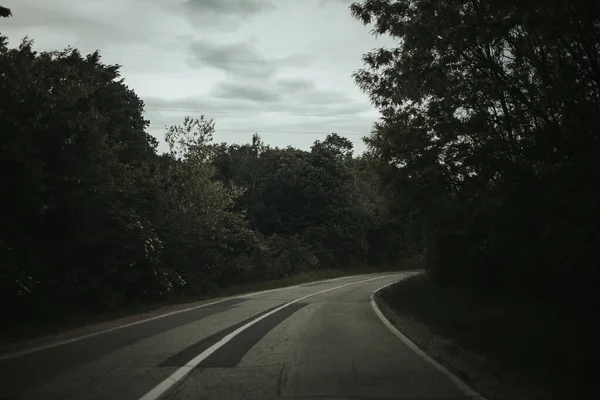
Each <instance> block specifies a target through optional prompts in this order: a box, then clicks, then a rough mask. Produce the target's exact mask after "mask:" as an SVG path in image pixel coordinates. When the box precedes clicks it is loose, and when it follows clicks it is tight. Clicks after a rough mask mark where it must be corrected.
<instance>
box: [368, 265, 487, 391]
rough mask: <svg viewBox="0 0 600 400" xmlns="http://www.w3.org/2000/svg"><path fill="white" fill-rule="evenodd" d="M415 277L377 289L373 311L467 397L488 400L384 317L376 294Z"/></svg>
mask: <svg viewBox="0 0 600 400" xmlns="http://www.w3.org/2000/svg"><path fill="white" fill-rule="evenodd" d="M413 275H417V274H412V275H407V276H403V277H402V278H400V279H399V280H397V281H396V282H392V283H389V284H387V285H385V286H383V287H380V288H379V289H377V290H376V291H374V292H373V293H371V306H372V307H373V311H375V314H376V315H377V316H378V317H379V319H380V320H381V322H383V324H384V325H385V326H386V327H387V328H388V329H389V330H390V331H392V333H393V334H394V335H396V336H397V337H398V338H399V339H400V340H401V341H402V342H404V344H405V345H407V346H408V347H409V348H410V349H411V350H412V351H414V352H415V353H417V354H418V355H419V356H420V357H421V358H422V359H424V360H425V361H427V362H428V363H429V364H431V365H433V366H434V367H435V368H436V369H437V370H438V371H440V372H441V373H443V374H444V375H446V377H448V379H450V380H451V381H452V383H454V384H455V385H456V386H457V387H458V388H459V389H460V390H461V391H462V392H463V393H464V394H465V395H467V396H469V397H472V398H473V400H487V399H486V398H485V397H483V396H482V395H481V394H479V393H478V392H477V391H475V390H473V389H472V388H471V387H470V386H469V385H467V384H466V383H465V382H463V381H462V380H461V379H460V378H459V377H458V376H456V375H454V374H453V373H452V372H450V371H449V370H448V369H446V367H444V366H443V365H441V364H440V363H439V362H437V361H436V360H434V359H433V358H431V357H430V356H429V355H428V354H427V353H425V352H424V351H423V350H421V349H420V348H419V347H418V346H417V345H416V344H414V343H413V342H412V341H411V340H410V339H409V338H408V337H406V336H405V335H404V334H403V333H402V332H400V331H399V330H398V328H396V327H395V326H394V325H393V324H392V323H391V322H390V320H388V319H387V318H386V316H385V315H383V313H382V312H381V309H380V308H379V306H378V305H377V302H376V301H375V294H376V293H377V292H379V291H381V290H383V289H385V288H387V287H389V286H392V285H395V284H396V283H399V282H400V281H402V280H404V279H406V278H409V277H410V276H413Z"/></svg>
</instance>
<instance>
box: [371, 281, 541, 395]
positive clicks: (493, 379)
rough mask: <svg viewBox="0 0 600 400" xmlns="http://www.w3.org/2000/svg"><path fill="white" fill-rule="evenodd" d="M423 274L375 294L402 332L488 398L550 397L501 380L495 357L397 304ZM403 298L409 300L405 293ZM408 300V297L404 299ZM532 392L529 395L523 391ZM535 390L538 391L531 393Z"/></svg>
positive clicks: (385, 313)
mask: <svg viewBox="0 0 600 400" xmlns="http://www.w3.org/2000/svg"><path fill="white" fill-rule="evenodd" d="M425 279H426V277H425V276H424V275H421V276H415V277H411V278H408V279H405V280H402V281H400V282H398V283H396V284H393V285H391V286H389V287H387V288H385V289H383V290H381V291H378V292H377V293H376V294H375V296H374V297H375V301H376V303H377V306H378V307H379V309H380V310H381V312H382V313H383V314H384V316H385V317H386V318H387V319H388V320H389V322H390V323H391V324H392V325H394V326H395V327H396V328H397V329H398V330H399V331H400V332H401V333H402V334H404V335H405V336H406V337H407V338H408V339H410V341H412V342H413V343H414V344H415V345H416V346H417V347H419V348H420V349H421V350H422V351H423V352H425V353H426V354H427V355H429V356H430V357H431V358H433V359H434V360H435V361H437V362H438V363H440V364H441V365H442V366H444V367H445V368H446V369H448V371H450V372H451V373H453V374H454V375H456V376H457V377H458V378H459V379H460V380H462V381H463V382H465V383H466V384H467V385H469V386H470V387H472V388H473V389H474V390H476V391H477V392H479V393H480V394H481V395H482V396H484V397H486V398H487V399H488V400H529V399H536V400H537V399H548V398H550V397H546V396H547V395H548V394H547V393H544V392H545V391H544V390H540V388H539V387H538V386H536V387H526V388H524V387H523V386H522V385H521V383H522V382H520V383H515V382H511V384H506V383H504V382H501V381H500V379H498V377H497V376H495V374H494V373H493V371H494V369H495V368H499V367H498V366H497V365H495V363H494V362H493V360H490V358H489V357H485V356H484V355H483V354H481V353H478V352H474V351H471V350H468V349H466V348H464V346H461V345H460V344H459V343H458V341H457V340H455V339H453V338H451V337H448V336H447V335H443V334H440V333H439V330H437V329H436V327H435V326H432V325H428V324H426V323H424V322H423V320H422V318H419V315H418V313H417V312H415V311H416V310H415V309H412V308H411V307H404V306H403V307H398V305H397V302H396V301H395V300H397V299H398V296H397V295H398V292H399V291H402V290H403V289H404V288H405V287H407V285H409V286H410V285H416V284H419V283H421V284H422V282H423V280H425ZM411 289H412V288H411ZM402 299H403V300H407V298H406V296H405V295H402ZM404 304H406V301H405V302H404ZM522 390H525V391H527V392H529V395H528V396H524V395H523V394H522V393H523V391H522ZM532 392H536V393H532Z"/></svg>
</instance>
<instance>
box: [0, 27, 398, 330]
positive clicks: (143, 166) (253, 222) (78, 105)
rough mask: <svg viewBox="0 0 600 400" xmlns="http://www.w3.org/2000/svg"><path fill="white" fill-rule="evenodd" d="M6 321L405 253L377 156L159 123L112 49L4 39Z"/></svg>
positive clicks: (0, 45) (340, 145)
mask: <svg viewBox="0 0 600 400" xmlns="http://www.w3.org/2000/svg"><path fill="white" fill-rule="evenodd" d="M0 70H1V71H2V74H0V87H1V88H2V90H1V95H0V125H1V126H2V140H1V144H0V163H1V169H2V171H3V174H2V182H1V185H2V187H3V188H4V191H3V196H2V197H1V200H0V201H1V202H2V204H1V206H0V209H1V210H2V213H3V216H2V220H3V224H2V231H1V236H0V265H1V266H2V267H1V268H2V270H1V275H0V293H1V295H2V300H1V302H0V303H1V307H2V315H3V316H5V317H6V318H7V319H8V321H9V322H15V323H17V322H22V321H24V320H27V319H31V318H35V317H41V316H47V315H52V313H54V312H57V310H63V309H64V308H65V307H72V306H73V305H77V307H80V308H83V309H85V310H89V311H94V312H99V311H106V310H111V309H116V308H122V307H127V306H130V305H135V304H145V303H149V302H156V301H159V300H162V299H169V298H173V297H175V298H180V297H182V296H195V295H202V294H203V293H206V292H208V291H210V290H213V289H214V288H215V287H223V286H225V285H231V284H236V283H243V282H249V281H260V280H270V279H279V278H282V277H286V276H289V275H291V274H295V273H299V272H304V271H311V270H315V269H327V268H332V267H336V268H348V267H352V266H357V265H385V264H393V263H394V262H395V261H396V260H397V259H398V257H399V256H400V255H402V254H401V248H399V247H398V243H401V242H402V241H403V240H404V239H403V238H401V237H400V236H401V234H400V233H399V232H400V231H399V230H398V229H397V227H396V226H395V222H394V221H396V219H395V218H392V217H391V213H393V212H394V210H393V209H390V207H389V204H388V203H386V202H385V201H384V199H383V198H382V196H381V195H380V192H379V190H378V178H377V176H376V175H375V170H374V168H373V167H372V165H373V163H372V160H371V159H370V157H369V156H368V155H364V156H358V157H357V156H354V155H353V151H352V143H351V142H350V141H348V140H347V139H345V138H343V137H341V136H339V135H336V134H334V133H332V134H331V135H329V136H327V137H326V138H325V139H324V140H322V141H316V142H315V143H314V145H313V146H312V147H311V149H310V151H304V150H299V149H295V148H292V147H288V148H283V149H281V148H273V147H270V146H268V145H266V144H264V143H263V142H262V141H261V139H260V137H259V136H258V135H255V136H254V137H253V139H252V143H248V144H244V145H228V144H225V143H216V142H215V141H214V140H213V138H212V134H213V132H214V129H215V123H214V122H213V121H212V120H207V119H205V118H203V117H200V118H190V117H188V118H185V120H184V121H182V123H181V124H179V125H176V126H171V127H170V128H168V129H167V130H166V132H165V140H166V142H167V143H168V145H169V149H170V150H169V151H168V152H167V153H166V154H159V153H158V152H157V150H156V149H157V140H156V139H155V138H154V137H153V136H151V135H149V134H148V133H146V128H147V127H148V123H149V121H147V120H145V119H144V104H143V102H142V101H141V100H140V99H139V98H138V97H137V96H136V94H135V93H134V92H133V90H131V89H130V88H128V87H127V86H126V85H125V83H124V82H123V80H122V79H121V78H120V77H119V70H120V68H119V66H116V65H105V64H103V63H102V61H101V57H100V54H99V53H98V52H96V53H93V54H89V55H87V56H83V55H81V54H80V53H79V52H78V51H77V50H75V49H66V50H64V51H59V52H52V53H49V52H41V53H39V52H36V51H34V50H33V49H32V42H31V41H28V40H25V41H23V42H22V44H21V45H20V46H19V47H18V48H14V49H11V48H8V47H7V39H6V38H1V39H0Z"/></svg>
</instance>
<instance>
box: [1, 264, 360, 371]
mask: <svg viewBox="0 0 600 400" xmlns="http://www.w3.org/2000/svg"><path fill="white" fill-rule="evenodd" d="M364 275H369V274H362V275H348V276H341V277H339V278H334V279H324V280H322V281H320V282H334V281H337V280H340V279H347V278H356V277H360V276H364ZM315 282H316V281H315ZM299 286H300V284H299V285H293V286H284V287H281V288H275V289H269V290H262V291H259V292H249V293H240V294H238V295H235V296H228V297H223V298H222V299H219V300H215V301H212V302H209V303H205V304H200V305H197V306H193V307H188V308H184V309H182V310H177V311H172V312H168V313H166V314H161V315H157V316H154V317H150V318H146V319H142V320H139V321H134V322H130V323H128V324H124V325H118V326H113V327H112V328H107V329H102V330H100V331H97V332H92V333H88V334H85V335H81V336H76V337H73V338H70V339H64V340H59V341H56V342H51V343H48V344H44V345H41V346H36V347H31V348H29V349H26V350H21V351H17V352H14V353H7V354H3V355H0V362H3V361H6V360H10V359H13V358H19V357H22V356H25V355H27V354H32V353H37V352H38V351H42V350H48V349H51V348H54V347H59V346H64V345H65V344H69V343H74V342H78V341H80V340H85V339H89V338H92V337H94V336H99V335H103V334H105V333H110V332H114V331H117V330H119V329H124V328H129V327H132V326H136V325H140V324H144V323H146V322H150V321H154V320H157V319H160V318H166V317H170V316H172V315H177V314H181V313H184V312H188V311H193V310H197V309H199V308H203V307H208V306H212V305H214V304H219V303H222V302H224V301H227V300H231V299H234V298H238V297H252V296H258V295H261V294H266V293H271V292H277V291H279V290H284V289H293V288H297V287H299Z"/></svg>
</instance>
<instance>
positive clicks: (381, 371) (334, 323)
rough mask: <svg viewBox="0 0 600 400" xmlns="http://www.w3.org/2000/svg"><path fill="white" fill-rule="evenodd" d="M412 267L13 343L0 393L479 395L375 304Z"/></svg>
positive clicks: (440, 398)
mask: <svg viewBox="0 0 600 400" xmlns="http://www.w3.org/2000/svg"><path fill="white" fill-rule="evenodd" d="M404 276H407V273H393V274H372V275H361V276H353V277H346V278H338V279H333V280H328V281H320V282H315V283H309V284H303V285H299V286H294V287H289V288H283V289H276V290H271V291H266V292H260V293H251V294H247V295H240V296H235V297H230V298H226V299H221V300H218V301H213V302H205V303H202V304H199V305H195V306H194V305H188V306H186V307H188V308H185V309H178V310H176V311H172V310H171V311H168V312H166V313H163V314H159V315H154V316H152V317H151V318H149V319H143V320H137V321H134V322H130V323H127V324H125V325H117V326H112V327H110V328H108V329H107V328H103V330H101V331H98V332H87V333H86V334H85V335H83V336H75V337H70V338H67V339H64V340H59V341H58V342H56V341H55V342H48V343H35V344H29V346H30V347H21V348H17V347H16V346H12V348H10V349H5V351H4V354H2V353H0V399H1V400H7V399H11V400H12V399H35V400H41V399H44V400H52V399H64V400H75V399H89V400H96V399H132V400H140V399H141V400H154V399H159V398H160V399H190V400H191V399H209V400H216V399H223V400H235V399H319V400H328V399H335V400H343V399H402V400H409V399H410V400H413V399H423V400H424V399H427V400H449V399H452V400H459V399H471V398H472V396H470V395H468V394H465V391H464V390H463V389H461V388H460V387H459V386H458V385H457V384H455V383H454V381H453V380H452V379H451V378H450V377H448V376H447V374H444V373H443V372H440V370H439V369H438V368H436V367H434V365H432V364H431V363H430V362H428V361H427V360H426V359H425V358H423V357H422V356H421V355H419V354H418V352H417V351H415V350H414V349H412V348H411V346H410V345H407V344H405V342H404V341H402V340H401V339H400V338H399V337H398V336H397V335H396V334H394V332H393V331H392V330H390V329H389V327H388V326H386V325H385V324H384V322H383V321H382V319H381V318H380V317H379V316H378V314H377V313H376V312H375V310H374V308H373V307H372V304H371V296H372V294H373V292H375V291H376V290H378V289H379V288H381V287H383V286H385V285H388V284H390V283H393V282H395V281H397V280H399V279H402V278H403V277H404ZM55 340H57V339H56V338H55ZM31 346H33V347H31Z"/></svg>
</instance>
